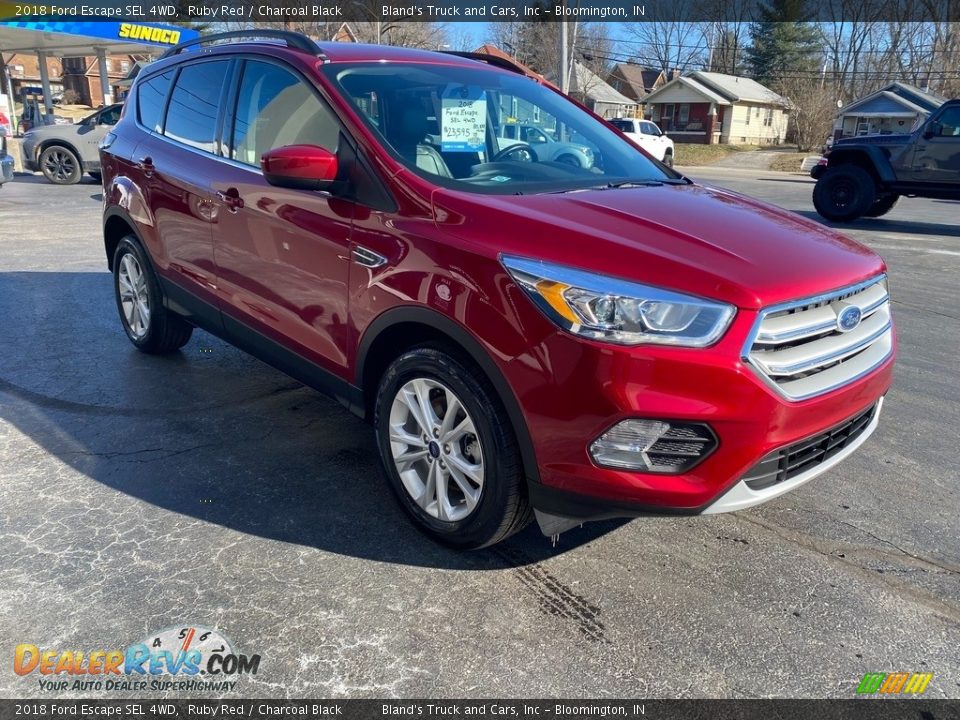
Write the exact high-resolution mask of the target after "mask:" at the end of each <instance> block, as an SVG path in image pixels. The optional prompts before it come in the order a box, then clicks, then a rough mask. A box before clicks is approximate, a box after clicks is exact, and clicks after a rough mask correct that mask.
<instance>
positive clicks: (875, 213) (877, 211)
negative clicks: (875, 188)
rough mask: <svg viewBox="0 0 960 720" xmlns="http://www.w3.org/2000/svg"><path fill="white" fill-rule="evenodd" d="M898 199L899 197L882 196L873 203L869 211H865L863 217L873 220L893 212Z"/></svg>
mask: <svg viewBox="0 0 960 720" xmlns="http://www.w3.org/2000/svg"><path fill="white" fill-rule="evenodd" d="M899 199H900V196H899V195H884V196H883V197H879V198H877V199H876V200H875V201H874V203H873V205H872V206H871V207H870V209H869V210H867V212H865V213H864V214H863V215H864V217H873V218H875V217H880V216H881V215H886V214H887V213H888V212H890V211H891V210H893V207H894V205H896V204H897V201H898V200H899Z"/></svg>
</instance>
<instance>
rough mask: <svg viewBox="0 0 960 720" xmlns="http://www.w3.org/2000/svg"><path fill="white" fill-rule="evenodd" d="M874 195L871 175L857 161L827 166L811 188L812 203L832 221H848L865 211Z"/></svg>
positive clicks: (875, 187) (875, 190)
mask: <svg viewBox="0 0 960 720" xmlns="http://www.w3.org/2000/svg"><path fill="white" fill-rule="evenodd" d="M876 197H877V185H876V183H875V182H874V180H873V177H872V176H871V175H870V173H868V172H867V171H866V170H864V169H863V168H862V167H859V166H858V165H840V166H838V167H832V168H831V167H828V168H827V171H826V172H825V173H824V174H823V175H822V176H821V177H820V179H819V180H817V184H816V185H815V186H814V188H813V206H814V207H815V208H816V209H817V212H818V213H820V215H822V216H823V217H825V218H826V219H827V220H831V221H833V222H850V221H851V220H856V219H857V218H858V217H860V216H861V215H865V214H866V213H867V212H868V211H869V210H870V208H871V206H872V205H873V202H874V200H876Z"/></svg>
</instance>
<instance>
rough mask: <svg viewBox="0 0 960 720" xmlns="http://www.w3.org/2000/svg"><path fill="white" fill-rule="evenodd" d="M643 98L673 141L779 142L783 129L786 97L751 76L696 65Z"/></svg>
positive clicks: (656, 121)
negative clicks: (687, 73) (694, 68)
mask: <svg viewBox="0 0 960 720" xmlns="http://www.w3.org/2000/svg"><path fill="white" fill-rule="evenodd" d="M643 101H644V103H645V105H646V109H647V112H646V114H647V116H648V117H649V118H650V119H651V120H653V121H654V122H655V123H657V124H658V125H659V126H660V129H661V130H663V132H665V133H667V134H669V135H670V137H671V138H673V140H674V141H675V142H680V143H699V144H706V145H709V144H713V143H732V144H735V145H778V144H780V143H782V142H783V141H784V138H785V137H786V135H787V119H788V114H789V109H790V103H789V101H788V100H787V99H786V98H784V97H782V96H781V95H778V94H777V93H775V92H773V91H772V90H770V89H769V88H767V87H764V86H763V85H761V84H760V83H758V82H757V81H756V80H751V79H750V78H745V77H738V76H736V75H724V74H723V73H714V72H702V71H699V70H698V71H696V72H693V73H690V74H689V75H681V76H680V77H677V78H674V79H673V80H671V81H670V82H668V83H667V84H666V85H664V86H662V87H660V88H658V89H657V90H654V91H653V92H652V93H650V94H649V95H647V96H646V97H645V98H644V99H643Z"/></svg>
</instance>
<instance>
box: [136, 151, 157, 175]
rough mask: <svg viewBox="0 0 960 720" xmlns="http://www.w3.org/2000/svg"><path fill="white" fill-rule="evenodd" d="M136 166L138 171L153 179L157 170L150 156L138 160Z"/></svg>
mask: <svg viewBox="0 0 960 720" xmlns="http://www.w3.org/2000/svg"><path fill="white" fill-rule="evenodd" d="M135 166H136V168H137V170H142V171H143V174H144V175H146V176H147V177H153V171H154V170H155V169H156V168H155V167H154V165H153V158H152V157H150V156H149V155H144V156H143V157H142V158H140V159H139V160H137V162H136V164H135Z"/></svg>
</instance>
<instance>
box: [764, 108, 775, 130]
mask: <svg viewBox="0 0 960 720" xmlns="http://www.w3.org/2000/svg"><path fill="white" fill-rule="evenodd" d="M763 124H764V126H765V127H770V126H771V125H773V108H772V107H768V108H766V110H764V115H763Z"/></svg>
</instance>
